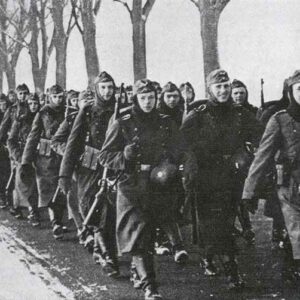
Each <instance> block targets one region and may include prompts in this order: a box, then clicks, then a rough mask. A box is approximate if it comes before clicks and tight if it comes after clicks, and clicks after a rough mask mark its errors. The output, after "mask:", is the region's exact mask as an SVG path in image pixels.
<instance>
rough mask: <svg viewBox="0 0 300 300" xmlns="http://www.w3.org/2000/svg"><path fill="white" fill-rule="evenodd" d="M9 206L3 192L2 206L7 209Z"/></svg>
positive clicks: (0, 204)
mask: <svg viewBox="0 0 300 300" xmlns="http://www.w3.org/2000/svg"><path fill="white" fill-rule="evenodd" d="M7 206H8V204H7V201H6V198H5V195H3V194H1V195H0V208H1V209H5V208H7Z"/></svg>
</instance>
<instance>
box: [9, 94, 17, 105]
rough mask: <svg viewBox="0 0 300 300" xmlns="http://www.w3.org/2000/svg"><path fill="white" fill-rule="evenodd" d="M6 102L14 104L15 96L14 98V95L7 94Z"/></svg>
mask: <svg viewBox="0 0 300 300" xmlns="http://www.w3.org/2000/svg"><path fill="white" fill-rule="evenodd" d="M8 101H9V102H10V103H15V102H16V96H15V94H13V93H11V94H8Z"/></svg>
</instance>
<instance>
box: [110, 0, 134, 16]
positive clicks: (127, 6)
mask: <svg viewBox="0 0 300 300" xmlns="http://www.w3.org/2000/svg"><path fill="white" fill-rule="evenodd" d="M113 1H115V2H119V3H121V4H123V5H124V6H125V8H126V9H127V11H128V13H129V15H130V18H131V19H132V11H131V9H130V7H129V5H128V3H127V2H126V1H124V0H113Z"/></svg>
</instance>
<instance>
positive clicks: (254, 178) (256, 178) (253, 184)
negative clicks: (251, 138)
mask: <svg viewBox="0 0 300 300" xmlns="http://www.w3.org/2000/svg"><path fill="white" fill-rule="evenodd" d="M281 138H282V137H281V132H280V124H279V123H278V121H277V119H276V116H273V117H272V118H271V119H270V121H269V122H268V124H267V127H266V130H265V132H264V134H263V137H262V139H261V142H260V145H259V147H258V150H257V152H256V154H255V158H254V160H253V162H252V164H251V167H250V170H249V173H248V176H247V178H246V180H245V185H244V191H243V199H252V198H253V197H254V196H255V192H256V188H257V186H258V184H259V183H260V181H261V179H262V178H263V176H264V175H265V173H266V172H267V170H269V167H270V164H272V161H273V159H274V155H275V153H276V152H277V150H279V148H280V142H281Z"/></svg>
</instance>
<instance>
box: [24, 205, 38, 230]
mask: <svg viewBox="0 0 300 300" xmlns="http://www.w3.org/2000/svg"><path fill="white" fill-rule="evenodd" d="M27 219H28V222H29V223H30V224H31V225H32V226H33V227H38V226H40V225H41V222H40V216H39V213H38V210H37V208H34V207H30V208H29V214H28V217H27Z"/></svg>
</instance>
